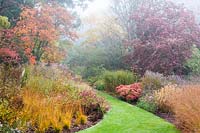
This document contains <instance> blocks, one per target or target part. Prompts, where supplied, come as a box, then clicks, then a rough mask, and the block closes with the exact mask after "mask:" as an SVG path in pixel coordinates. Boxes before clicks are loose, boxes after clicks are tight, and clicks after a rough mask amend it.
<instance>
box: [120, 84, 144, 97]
mask: <svg viewBox="0 0 200 133" xmlns="http://www.w3.org/2000/svg"><path fill="white" fill-rule="evenodd" d="M116 93H117V94H119V96H120V97H121V98H123V99H125V100H126V101H133V100H135V99H137V98H139V97H140V95H141V93H142V86H141V83H134V84H131V85H120V86H118V87H116Z"/></svg>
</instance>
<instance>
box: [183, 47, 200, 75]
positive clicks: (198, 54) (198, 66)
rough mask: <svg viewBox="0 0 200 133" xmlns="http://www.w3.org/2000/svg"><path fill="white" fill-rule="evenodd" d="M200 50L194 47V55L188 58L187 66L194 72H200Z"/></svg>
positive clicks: (197, 73)
mask: <svg viewBox="0 0 200 133" xmlns="http://www.w3.org/2000/svg"><path fill="white" fill-rule="evenodd" d="M199 59H200V50H199V49H198V48H197V47H196V46H193V47H192V57H191V58H190V59H189V60H187V62H186V67H189V68H190V70H191V71H192V74H195V75H199V74H200V60H199Z"/></svg>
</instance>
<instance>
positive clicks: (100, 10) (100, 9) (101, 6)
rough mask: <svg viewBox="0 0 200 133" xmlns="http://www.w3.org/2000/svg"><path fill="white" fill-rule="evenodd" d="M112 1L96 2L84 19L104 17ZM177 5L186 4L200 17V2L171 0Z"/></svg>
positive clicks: (198, 0) (83, 15) (194, 0)
mask: <svg viewBox="0 0 200 133" xmlns="http://www.w3.org/2000/svg"><path fill="white" fill-rule="evenodd" d="M110 1H111V0H94V2H92V3H91V4H90V5H89V7H88V9H87V10H86V11H84V12H82V13H81V16H82V17H85V16H90V15H94V14H95V15H102V14H105V13H106V11H107V10H108V9H109V5H110V3H111V2H110ZM171 1H173V2H175V3H179V4H184V5H185V7H187V8H189V9H190V10H192V11H193V12H194V13H195V15H196V16H200V0H171Z"/></svg>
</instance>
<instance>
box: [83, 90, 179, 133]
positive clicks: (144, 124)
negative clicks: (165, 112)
mask: <svg viewBox="0 0 200 133" xmlns="http://www.w3.org/2000/svg"><path fill="white" fill-rule="evenodd" d="M100 94H101V95H102V96H104V97H105V98H106V99H107V101H108V102H109V103H110V104H111V110H110V111H109V112H108V113H107V114H105V116H104V119H103V120H102V121H101V122H99V123H98V124H97V125H95V126H93V127H91V128H88V129H86V130H83V131H80V132H79V133H179V131H178V130H177V129H176V128H175V126H174V125H172V124H170V123H168V122H166V121H165V120H163V119H161V118H159V117H157V116H155V115H153V114H151V113H149V112H146V111H145V110H142V109H140V108H137V107H135V106H133V105H130V104H128V103H126V102H123V101H120V100H118V99H116V98H114V97H112V96H109V95H107V94H105V93H100Z"/></svg>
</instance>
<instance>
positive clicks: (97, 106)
mask: <svg viewBox="0 0 200 133" xmlns="http://www.w3.org/2000/svg"><path fill="white" fill-rule="evenodd" d="M79 95H80V99H81V104H82V106H83V108H84V110H85V113H86V114H90V113H91V112H92V111H94V110H99V111H100V113H105V112H106V111H107V110H108V109H109V105H108V103H107V102H106V101H105V99H104V98H102V97H100V96H98V95H97V93H96V92H95V91H94V90H92V89H85V90H82V91H81V92H80V94H79Z"/></svg>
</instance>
